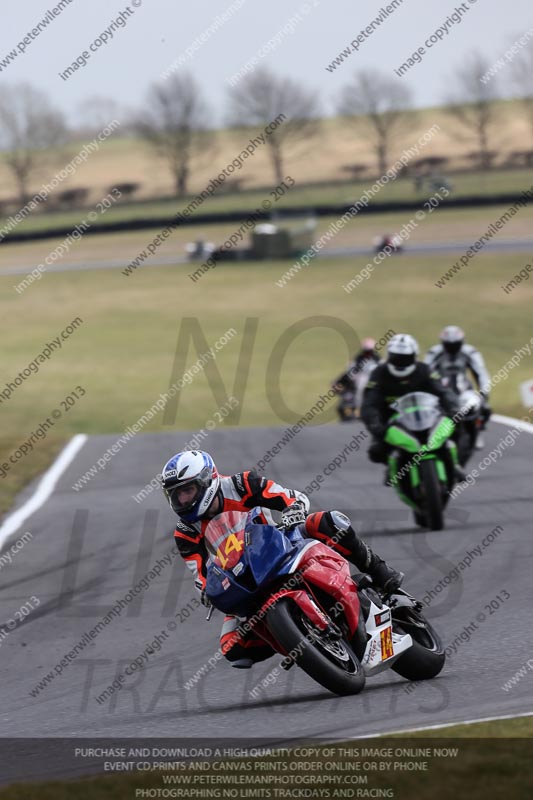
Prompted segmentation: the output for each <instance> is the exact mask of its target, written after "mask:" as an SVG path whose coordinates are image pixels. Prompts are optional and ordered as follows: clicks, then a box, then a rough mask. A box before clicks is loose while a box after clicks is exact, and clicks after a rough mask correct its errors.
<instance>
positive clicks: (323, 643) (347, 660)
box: [266, 598, 365, 695]
mask: <svg viewBox="0 0 533 800" xmlns="http://www.w3.org/2000/svg"><path fill="white" fill-rule="evenodd" d="M266 624H267V627H268V629H269V630H270V632H271V633H272V635H273V636H274V638H275V639H276V641H278V642H279V643H280V644H281V646H282V647H283V649H284V650H285V651H286V652H287V653H288V654H291V656H292V658H293V659H294V661H295V662H296V663H297V664H298V666H299V667H301V669H303V671H304V672H306V673H307V674H308V675H309V677H311V678H313V680H315V681H316V682H317V683H319V684H320V685H321V686H323V687H324V688H325V689H328V690H329V691H330V692H333V693H334V694H338V695H350V694H359V692H360V691H362V689H363V687H364V685H365V673H364V672H363V668H362V666H361V664H360V662H359V660H358V658H357V656H356V655H355V653H354V652H353V650H352V648H351V647H350V645H349V644H348V643H347V642H346V641H345V640H344V639H333V638H332V637H331V636H329V635H327V634H325V633H323V632H321V631H319V630H318V629H317V628H315V627H314V626H313V625H312V623H311V621H310V620H309V619H308V618H307V617H306V616H305V614H304V613H303V611H302V610H301V609H300V607H299V606H298V605H296V603H294V602H293V601H292V600H290V599H288V598H282V599H281V600H279V601H278V602H277V603H276V605H274V606H273V607H272V608H271V609H270V610H269V611H268V614H267V616H266Z"/></svg>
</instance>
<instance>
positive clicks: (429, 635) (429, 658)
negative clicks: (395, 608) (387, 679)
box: [391, 609, 446, 681]
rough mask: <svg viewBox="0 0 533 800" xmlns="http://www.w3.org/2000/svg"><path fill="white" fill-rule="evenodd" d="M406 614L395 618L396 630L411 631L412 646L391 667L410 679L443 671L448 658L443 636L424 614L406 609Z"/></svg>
mask: <svg viewBox="0 0 533 800" xmlns="http://www.w3.org/2000/svg"><path fill="white" fill-rule="evenodd" d="M401 613H402V614H403V618H402V619H401V620H400V621H399V622H398V621H397V620H394V619H393V624H392V627H393V630H394V632H395V633H409V634H410V635H411V638H412V640H413V646H412V647H410V648H409V650H406V651H405V653H403V655H401V656H400V658H399V659H398V660H397V661H396V662H395V663H394V664H393V665H392V667H391V669H392V670H393V671H394V672H397V673H398V675H401V676H402V678H406V679H407V680H409V681H426V680H429V679H430V678H434V677H435V676H436V675H438V674H439V672H441V670H442V668H443V667H444V663H445V661H446V654H445V652H444V645H443V644H442V641H441V639H440V636H439V635H438V634H437V633H436V632H435V630H434V628H433V626H432V625H430V623H429V622H428V621H427V619H425V617H423V616H422V615H421V614H418V613H417V612H416V611H414V610H412V609H404V610H403V611H402V612H401ZM421 623H423V627H420V624H421Z"/></svg>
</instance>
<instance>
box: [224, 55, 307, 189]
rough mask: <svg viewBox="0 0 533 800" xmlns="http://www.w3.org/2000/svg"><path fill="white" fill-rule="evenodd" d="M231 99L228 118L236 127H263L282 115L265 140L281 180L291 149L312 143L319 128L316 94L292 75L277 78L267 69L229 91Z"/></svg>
mask: <svg viewBox="0 0 533 800" xmlns="http://www.w3.org/2000/svg"><path fill="white" fill-rule="evenodd" d="M229 102H230V106H229V113H228V118H229V122H230V124H231V125H233V126H235V127H237V126H239V127H241V126H242V127H253V128H257V127H262V128H264V127H266V126H267V125H268V124H269V123H271V122H273V121H274V120H276V119H278V118H279V117H280V115H283V118H282V121H281V123H280V124H278V126H277V127H276V128H275V129H274V130H273V131H272V132H271V133H269V135H268V138H267V139H266V142H267V144H268V147H269V153H270V159H271V162H272V167H273V169H274V175H275V178H276V182H277V183H280V182H281V181H282V180H283V178H284V177H285V170H284V163H285V160H286V158H287V155H288V153H289V151H292V150H294V148H295V147H297V146H299V145H305V146H307V145H309V144H310V141H311V139H312V138H313V137H314V136H316V135H317V134H318V133H319V131H320V120H319V118H318V116H319V104H318V100H317V98H316V95H315V93H314V92H310V91H307V90H306V89H304V88H302V87H301V86H300V85H299V84H298V83H296V81H293V80H291V79H290V78H278V77H277V76H276V75H274V74H273V73H272V72H270V71H269V70H267V69H258V70H255V71H254V72H253V73H252V74H250V75H248V76H246V77H245V78H243V79H242V80H241V81H240V83H239V85H238V86H235V87H234V88H232V89H230V90H229Z"/></svg>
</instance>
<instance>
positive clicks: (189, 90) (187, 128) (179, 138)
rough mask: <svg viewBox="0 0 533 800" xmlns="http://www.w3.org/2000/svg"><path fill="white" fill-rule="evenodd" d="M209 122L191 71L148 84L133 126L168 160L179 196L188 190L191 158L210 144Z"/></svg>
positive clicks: (201, 152) (212, 134) (212, 139)
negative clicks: (141, 109)
mask: <svg viewBox="0 0 533 800" xmlns="http://www.w3.org/2000/svg"><path fill="white" fill-rule="evenodd" d="M208 123H209V109H208V107H207V105H206V103H205V102H204V100H203V98H202V94H201V91H200V88H199V86H198V84H197V83H196V81H195V80H194V78H193V77H192V75H190V74H188V73H181V74H176V75H173V76H172V77H171V78H169V79H168V80H166V81H164V82H163V83H159V84H154V85H153V86H152V87H151V89H150V91H149V94H148V103H147V105H146V108H145V109H143V112H142V114H141V117H140V118H139V119H138V120H137V122H136V125H135V128H136V130H137V132H138V133H139V134H140V135H141V136H142V137H143V139H144V140H145V141H146V142H148V144H149V145H150V146H151V147H152V148H153V149H154V150H155V152H156V153H157V155H158V156H159V157H160V158H162V159H163V160H165V161H166V162H167V164H168V166H169V168H170V171H171V172H172V176H173V179H174V185H175V190H176V195H177V196H178V197H183V196H184V195H186V194H187V187H188V184H189V178H190V173H191V165H192V162H193V160H194V159H195V158H196V157H198V156H199V155H205V154H206V153H207V152H208V151H209V150H210V149H211V148H212V146H213V142H214V133H213V131H212V130H209V128H208Z"/></svg>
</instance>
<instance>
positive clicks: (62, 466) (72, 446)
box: [0, 433, 89, 550]
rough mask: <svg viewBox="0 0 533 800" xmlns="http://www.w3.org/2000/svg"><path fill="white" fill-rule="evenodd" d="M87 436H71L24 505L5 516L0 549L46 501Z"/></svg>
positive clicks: (1, 529) (1, 528)
mask: <svg viewBox="0 0 533 800" xmlns="http://www.w3.org/2000/svg"><path fill="white" fill-rule="evenodd" d="M88 438H89V437H88V436H87V435H86V434H85V433H78V434H76V436H73V438H72V439H71V440H70V442H69V443H68V444H67V445H66V446H65V447H64V448H63V450H62V451H61V453H60V454H59V455H58V457H57V458H56V459H55V461H54V462H53V464H52V465H51V466H50V467H49V468H48V469H47V470H46V472H45V473H44V475H43V477H42V478H41V480H40V481H39V485H38V486H37V488H36V490H35V492H34V493H33V494H32V496H31V497H30V498H29V499H28V500H27V501H26V502H25V503H24V505H22V506H21V507H20V508H18V509H17V510H16V511H14V512H13V513H12V514H10V515H9V516H8V517H6V519H5V520H4V522H3V523H2V525H0V550H1V549H2V547H3V546H4V544H5V543H6V541H7V540H8V539H9V538H10V537H11V536H12V535H13V534H14V533H15V532H16V531H18V529H19V528H20V526H21V525H22V524H23V523H24V522H25V521H26V520H27V519H28V517H30V516H31V515H32V514H34V513H35V511H37V510H38V509H39V508H41V506H43V505H44V504H45V503H46V501H47V500H48V498H49V497H50V495H51V494H52V492H53V491H54V489H55V487H56V484H57V482H58V480H59V478H60V477H61V475H62V474H63V472H64V471H65V470H66V468H67V467H68V466H69V464H70V463H71V462H72V461H73V460H74V458H75V457H76V455H77V454H78V452H79V451H80V450H81V448H82V447H83V445H84V444H85V442H86V441H87V439H88Z"/></svg>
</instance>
